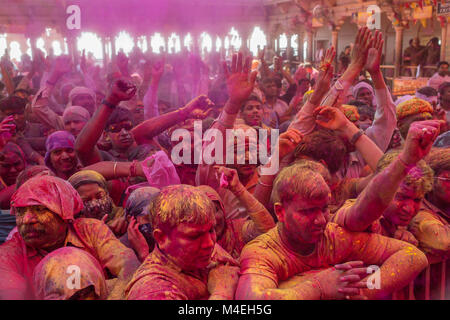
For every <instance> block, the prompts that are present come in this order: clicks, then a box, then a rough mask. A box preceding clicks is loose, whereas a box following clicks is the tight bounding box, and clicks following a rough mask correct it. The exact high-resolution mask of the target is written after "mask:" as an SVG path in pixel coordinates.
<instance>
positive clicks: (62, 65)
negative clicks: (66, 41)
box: [50, 55, 72, 79]
mask: <svg viewBox="0 0 450 320" xmlns="http://www.w3.org/2000/svg"><path fill="white" fill-rule="evenodd" d="M71 70H72V59H71V58H70V57H69V56H66V55H62V56H59V57H56V58H55V59H54V60H53V64H52V68H51V71H50V77H51V78H57V79H59V78H60V77H62V76H63V75H64V74H66V73H68V72H70V71H71Z"/></svg>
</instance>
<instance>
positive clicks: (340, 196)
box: [0, 28, 450, 300]
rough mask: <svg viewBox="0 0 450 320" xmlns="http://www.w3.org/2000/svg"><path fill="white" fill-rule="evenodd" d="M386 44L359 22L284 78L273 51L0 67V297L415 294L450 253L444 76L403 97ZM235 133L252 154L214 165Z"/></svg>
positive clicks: (39, 60) (448, 91) (449, 99)
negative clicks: (350, 34)
mask: <svg viewBox="0 0 450 320" xmlns="http://www.w3.org/2000/svg"><path fill="white" fill-rule="evenodd" d="M383 45H384V40H383V35H382V33H381V32H379V31H371V30H369V29H367V28H361V29H360V30H359V31H358V34H357V35H356V38H355V41H354V43H353V45H352V46H351V47H350V46H349V47H346V49H345V52H343V53H342V54H341V55H340V56H339V57H338V59H336V51H335V48H333V47H330V48H328V49H326V50H324V52H323V54H322V55H321V62H320V64H319V65H312V64H309V63H302V64H300V65H298V66H296V67H295V68H294V69H293V70H292V68H290V67H289V66H288V65H285V64H284V61H283V59H282V58H280V57H278V56H276V57H275V58H274V59H273V63H270V62H269V59H266V57H267V56H268V55H267V54H266V52H265V50H264V49H262V50H260V53H259V54H258V56H255V57H252V56H250V55H248V56H245V55H244V54H243V53H242V52H238V53H234V54H233V55H232V56H231V57H230V59H225V60H224V61H221V58H223V57H221V56H220V54H216V53H214V54H210V55H206V56H204V55H200V54H199V53H198V48H196V47H195V46H194V47H193V48H192V50H191V51H182V52H180V53H177V54H172V55H164V54H161V55H155V54H144V53H142V52H140V51H139V50H135V51H133V52H132V53H131V54H130V55H129V56H126V55H125V54H124V53H123V52H119V54H118V55H117V56H115V57H114V59H113V60H112V61H111V62H110V63H108V64H107V65H99V64H97V63H96V62H95V61H94V60H92V58H90V57H89V56H88V57H86V55H85V53H84V52H83V53H82V54H81V55H80V56H79V57H69V56H64V55H63V56H58V57H54V56H52V55H49V56H47V57H44V55H43V54H42V53H40V52H39V51H38V50H37V51H35V53H34V56H33V59H32V60H31V59H30V58H29V57H28V58H25V57H24V58H23V59H22V61H21V63H18V64H14V63H13V62H11V61H10V60H9V58H8V56H7V55H4V56H3V58H2V59H1V63H0V67H1V71H2V82H1V88H0V89H1V93H0V94H1V100H0V112H1V115H2V119H3V120H2V121H1V123H0V183H1V185H0V208H1V209H2V212H3V214H2V215H0V217H1V216H5V214H6V213H7V212H8V213H10V214H11V215H12V216H15V225H13V226H11V228H9V229H8V230H7V235H6V236H5V238H6V239H5V241H4V243H3V244H1V245H0V299H39V300H50V299H67V300H103V299H128V300H161V299H170V300H172V299H188V300H203V299H216V300H233V299H295V300H306V299H308V300H318V299H349V300H353V299H391V298H392V296H393V294H394V293H395V294H397V296H398V295H400V296H402V292H404V289H405V288H406V287H407V286H408V285H409V284H410V283H411V282H413V281H414V282H415V284H416V285H415V287H414V289H415V291H414V294H415V296H416V297H417V298H421V297H423V296H424V292H425V288H424V285H423V281H424V280H423V271H424V270H425V269H426V268H427V267H428V266H429V265H432V264H436V263H440V262H442V261H445V260H446V259H447V258H448V257H449V255H450V225H449V222H450V220H449V219H450V134H449V132H450V131H448V129H450V127H449V125H450V82H449V78H448V76H449V71H448V66H449V64H448V62H445V61H441V62H439V66H438V72H437V73H436V75H434V76H433V77H431V78H430V82H429V86H427V87H423V88H420V89H418V90H417V92H416V93H415V95H408V96H400V97H395V96H393V95H392V94H391V88H390V87H389V86H388V85H387V84H386V81H385V78H384V77H383V74H382V72H381V70H380V64H381V59H382V52H383ZM335 62H337V63H338V66H337V67H336V68H335V67H334V64H335ZM199 124H201V133H205V132H206V131H207V130H209V132H213V133H214V134H213V135H212V137H211V138H210V139H206V138H204V139H203V141H200V143H196V142H195V141H196V134H197V133H198V132H197V128H198V125H199ZM180 132H181V134H179V133H180ZM229 132H232V133H234V134H235V135H236V136H238V137H244V138H243V140H242V141H243V144H244V148H245V152H243V155H244V156H241V157H239V154H238V155H237V156H236V157H234V159H232V160H231V161H227V162H226V163H224V161H223V162H222V161H219V160H217V158H216V157H206V156H205V155H206V154H209V155H212V154H214V155H218V154H225V153H227V152H228V151H229V150H232V151H236V150H238V149H239V139H237V140H235V139H234V138H232V139H231V141H229V140H230V139H228V133H229ZM261 132H266V133H267V135H266V136H264V135H263V136H261ZM258 133H259V135H258ZM252 136H256V137H258V138H256V141H255V140H254V139H252V138H251V137H252ZM223 137H227V139H226V141H222V138H223ZM273 137H276V139H272V138H273ZM266 140H267V141H266ZM267 144H268V145H269V149H270V153H269V157H268V158H267V161H262V160H261V157H259V158H258V159H259V160H258V159H256V161H252V160H254V159H253V158H254V157H252V150H253V151H254V150H256V151H257V152H258V153H262V149H261V146H262V145H267ZM237 153H238V152H237ZM199 154H202V155H203V157H199V156H198V155H199ZM177 156H178V157H177ZM180 158H182V159H183V161H176V159H180ZM231 158H233V157H231ZM195 159H197V160H198V159H200V160H199V161H195ZM191 160H192V161H191ZM227 160H228V158H227ZM275 164H276V165H275ZM269 167H271V168H274V167H275V168H276V169H277V170H275V172H271V171H269V170H264V169H267V168H269ZM2 230H3V229H2ZM447 265H448V264H447ZM374 266H376V267H377V277H378V278H377V279H378V280H377V281H375V282H373V283H375V285H373V283H372V282H371V281H372V280H371V279H373V276H374V275H373V274H371V273H370V272H368V267H370V268H372V269H373V268H374ZM439 276H440V273H439V272H437V274H436V273H435V272H432V273H431V283H432V284H434V283H436V282H439V281H440V280H439ZM371 277H372V278H371ZM448 288H450V287H449V286H447V292H446V294H447V298H448V292H449V291H450V289H448ZM437 291H439V290H437ZM431 294H432V296H433V297H435V294H437V293H436V292H435V291H434V289H433V290H432V292H431ZM403 296H404V295H403Z"/></svg>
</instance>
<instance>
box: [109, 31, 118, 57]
mask: <svg viewBox="0 0 450 320" xmlns="http://www.w3.org/2000/svg"><path fill="white" fill-rule="evenodd" d="M109 38H110V39H111V61H114V60H116V54H117V53H116V37H115V36H111V37H109Z"/></svg>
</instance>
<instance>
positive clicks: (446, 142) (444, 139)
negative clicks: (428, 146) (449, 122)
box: [433, 131, 450, 148]
mask: <svg viewBox="0 0 450 320" xmlns="http://www.w3.org/2000/svg"><path fill="white" fill-rule="evenodd" d="M433 147H437V148H448V147H450V131H447V132H444V133H443V134H441V135H440V136H438V137H437V139H436V141H435V142H434V143H433Z"/></svg>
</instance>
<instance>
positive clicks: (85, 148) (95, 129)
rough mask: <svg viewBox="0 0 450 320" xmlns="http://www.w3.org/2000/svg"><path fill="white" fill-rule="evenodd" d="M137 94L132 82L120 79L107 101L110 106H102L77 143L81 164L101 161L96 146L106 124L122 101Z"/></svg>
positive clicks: (85, 127) (76, 149)
mask: <svg viewBox="0 0 450 320" xmlns="http://www.w3.org/2000/svg"><path fill="white" fill-rule="evenodd" d="M135 93H136V87H135V86H134V85H133V84H131V83H130V82H128V81H125V80H120V79H119V80H116V81H115V82H114V84H113V86H112V88H111V90H110V92H109V93H108V95H107V97H106V99H105V101H106V103H107V104H108V105H106V104H105V103H102V104H101V105H100V107H99V108H98V109H97V110H96V111H95V113H94V115H93V116H92V118H91V119H90V120H89V121H88V122H87V123H86V125H85V126H84V127H83V130H81V132H80V134H79V135H78V137H77V140H76V141H75V151H76V152H77V156H78V158H79V159H80V160H81V163H83V164H84V165H89V164H93V163H95V162H99V161H101V157H100V152H99V150H98V149H97V146H96V144H97V141H98V139H100V136H101V135H102V133H103V130H104V129H105V126H106V122H107V121H108V118H109V116H110V115H111V114H112V112H113V110H114V108H115V106H117V105H118V104H119V103H120V102H121V101H127V100H130V99H131V98H132V97H133V96H134V94H135Z"/></svg>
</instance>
